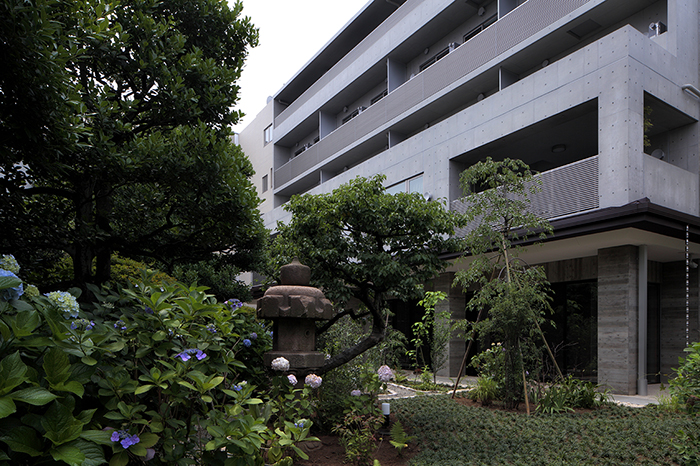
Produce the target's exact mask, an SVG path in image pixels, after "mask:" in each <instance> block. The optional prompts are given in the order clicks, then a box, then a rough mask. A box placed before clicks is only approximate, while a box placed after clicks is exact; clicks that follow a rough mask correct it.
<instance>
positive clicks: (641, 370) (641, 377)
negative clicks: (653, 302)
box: [637, 244, 648, 395]
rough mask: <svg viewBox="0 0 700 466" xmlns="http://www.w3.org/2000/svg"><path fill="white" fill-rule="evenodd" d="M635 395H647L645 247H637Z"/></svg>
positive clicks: (646, 274)
mask: <svg viewBox="0 0 700 466" xmlns="http://www.w3.org/2000/svg"><path fill="white" fill-rule="evenodd" d="M638 267H639V280H638V283H639V286H638V287H637V289H638V299H637V302H638V304H639V326H638V338H637V340H638V342H639V344H638V348H637V394H638V395H646V394H647V282H648V280H647V277H648V273H647V246H646V244H644V245H642V246H639V266H638Z"/></svg>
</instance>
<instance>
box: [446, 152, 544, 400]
mask: <svg viewBox="0 0 700 466" xmlns="http://www.w3.org/2000/svg"><path fill="white" fill-rule="evenodd" d="M460 181H461V184H462V189H463V190H464V192H465V194H467V196H466V198H465V202H466V203H467V204H468V209H467V213H466V217H467V221H468V222H470V224H471V225H472V226H473V228H472V229H471V230H470V231H469V232H468V233H467V234H466V236H465V242H466V249H467V252H468V253H469V254H470V255H471V256H473V258H474V259H473V261H472V262H471V263H470V266H469V268H468V269H466V270H460V271H458V272H457V274H456V275H455V283H456V284H460V285H461V286H463V287H464V289H465V291H466V290H468V289H474V288H476V291H475V293H474V295H473V297H472V298H471V299H470V301H469V302H468V303H467V307H468V308H470V309H472V310H473V311H478V312H479V314H480V315H481V313H482V312H485V313H486V314H487V318H485V319H483V320H481V321H480V322H478V323H477V324H476V328H477V330H478V333H479V335H480V336H481V337H490V338H492V339H494V340H498V341H502V342H503V346H502V347H503V349H504V360H505V364H504V372H505V380H503V381H502V382H503V386H502V389H503V396H504V399H505V403H506V407H508V408H515V407H517V405H518V403H519V402H520V400H521V399H522V396H523V377H524V369H523V352H524V351H527V349H526V348H528V347H529V346H531V345H532V343H533V342H534V341H537V342H542V341H543V340H542V338H544V337H543V335H542V332H541V329H540V323H541V322H542V321H543V320H544V315H545V312H546V311H547V310H551V309H550V306H549V295H548V290H549V283H548V282H547V279H546V276H545V273H544V270H543V268H542V267H530V266H529V265H528V264H526V263H524V262H523V261H522V260H520V259H519V258H518V256H519V254H520V253H521V252H522V248H521V247H520V246H518V245H517V244H518V242H519V240H523V239H527V238H528V237H532V236H535V237H540V238H544V237H546V235H547V234H551V232H552V228H551V226H550V225H549V222H547V221H546V220H544V219H542V218H541V217H539V216H538V215H537V214H535V213H534V212H532V210H531V209H530V200H529V197H528V196H529V195H532V194H535V193H537V192H538V191H539V189H540V185H539V181H538V180H537V179H535V178H534V177H533V175H532V173H531V172H530V170H529V167H528V166H527V165H526V164H525V163H524V162H522V161H521V160H513V159H505V160H503V161H501V162H494V161H493V160H491V158H488V159H487V160H486V161H484V162H479V163H477V164H474V165H472V166H471V167H469V168H468V169H467V170H465V171H464V172H463V173H462V175H461V178H460ZM474 188H478V189H476V190H475V189H474ZM499 382H501V381H499Z"/></svg>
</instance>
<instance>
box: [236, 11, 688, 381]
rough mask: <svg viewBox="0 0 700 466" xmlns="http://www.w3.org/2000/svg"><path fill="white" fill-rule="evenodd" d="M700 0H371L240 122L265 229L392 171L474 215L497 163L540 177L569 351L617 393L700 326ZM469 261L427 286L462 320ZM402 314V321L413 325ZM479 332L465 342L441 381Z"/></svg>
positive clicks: (659, 375) (657, 371) (391, 182)
mask: <svg viewBox="0 0 700 466" xmlns="http://www.w3.org/2000/svg"><path fill="white" fill-rule="evenodd" d="M699 10H700V7H699V2H698V0H634V1H631V0H466V1H465V0H405V1H401V0H373V1H370V2H368V3H367V4H366V5H365V7H364V8H363V9H362V10H361V11H359V12H358V13H357V14H356V15H355V17H354V18H353V19H352V20H350V22H348V23H347V24H346V25H345V27H344V28H343V29H342V30H340V31H339V32H338V33H337V34H336V35H335V36H334V37H333V38H332V39H331V40H330V41H329V42H328V43H327V44H326V46H325V47H324V48H323V49H321V50H320V51H319V52H318V53H317V54H316V55H315V56H314V57H313V58H312V59H311V60H310V61H309V62H308V63H307V64H306V65H305V66H304V67H303V68H302V69H301V70H299V71H298V72H297V73H296V74H295V75H294V76H293V77H292V78H291V79H290V80H289V82H288V83H287V84H286V85H285V86H284V87H283V88H282V89H281V90H279V92H277V94H275V95H274V96H273V98H272V99H270V101H269V102H268V105H267V106H266V107H265V109H264V110H263V111H262V112H261V113H260V114H259V115H258V116H257V118H256V119H255V120H254V121H253V122H252V123H251V124H250V125H249V126H248V127H247V128H246V129H245V130H244V131H242V132H241V134H240V143H241V145H242V147H243V149H244V151H245V152H246V154H247V155H248V156H249V157H250V158H251V160H252V161H253V164H254V167H255V169H256V173H257V174H256V183H257V185H258V188H259V192H260V194H261V197H262V198H263V199H264V203H263V205H262V209H261V210H262V212H263V215H264V218H265V223H266V225H267V226H268V228H271V229H274V227H275V225H276V222H277V221H285V220H287V219H288V217H287V215H288V214H287V213H286V212H285V211H284V210H283V208H282V207H283V205H284V203H285V202H286V201H288V200H289V198H290V197H291V196H292V195H294V194H301V193H306V192H308V193H327V192H331V191H332V190H333V189H335V188H336V187H338V186H339V185H341V184H343V183H346V182H347V181H349V180H351V179H353V178H355V177H356V176H372V175H375V174H377V173H383V174H385V175H386V177H387V180H386V183H387V188H388V189H389V190H392V191H399V190H407V191H417V192H422V193H423V194H424V195H426V196H430V197H432V198H433V199H435V200H440V201H442V200H444V202H447V203H448V204H449V207H450V208H452V209H456V210H459V209H463V208H464V206H463V204H462V203H461V201H460V197H461V196H462V193H461V191H460V187H459V174H460V173H461V172H462V171H463V170H464V169H465V168H467V167H469V166H470V165H472V164H474V163H476V162H477V161H479V160H483V159H485V158H486V157H491V158H493V159H495V160H499V159H503V158H506V157H510V158H520V159H522V160H523V161H525V162H526V163H527V164H528V165H530V167H531V168H532V169H534V170H536V171H538V172H540V177H541V180H542V186H543V189H542V192H541V193H539V194H538V195H536V196H534V197H533V199H532V205H533V209H534V210H535V211H536V212H538V213H540V214H541V215H542V216H544V217H546V218H548V219H549V220H550V222H551V223H552V225H553V227H554V235H553V237H552V238H550V239H549V240H547V241H546V242H545V243H544V244H543V245H541V246H537V247H532V248H529V249H528V252H527V253H526V254H525V255H524V256H523V259H524V260H526V261H527V262H528V263H529V264H533V265H534V264H540V265H543V266H545V268H546V270H547V274H548V278H549V280H550V282H551V283H552V287H553V289H554V291H555V298H554V302H553V307H554V310H555V315H554V320H555V321H556V322H557V327H556V329H550V333H549V334H550V335H551V338H552V340H553V346H555V348H556V350H557V359H558V360H560V363H561V364H562V365H563V366H564V367H565V368H566V369H567V370H568V371H569V372H572V373H575V374H577V375H580V376H588V377H590V378H592V379H594V380H597V381H598V382H599V383H601V384H605V385H607V386H609V387H610V388H611V389H612V390H613V391H614V392H618V393H629V394H634V393H640V394H644V393H645V391H646V384H647V383H648V382H658V381H659V380H663V379H664V378H666V377H668V376H669V375H671V374H672V370H671V368H672V367H674V366H675V365H677V361H678V357H679V356H682V355H683V352H682V350H683V348H684V347H685V346H686V344H687V343H688V342H693V341H697V340H698V339H700V334H699V319H700V316H699V313H698V309H699V307H700V301H699V300H698V289H699V286H698V285H699V284H700V276H699V275H698V272H697V271H698V269H697V265H696V261H695V260H694V259H695V257H700V255H699V254H700V217H699V215H700V192H699V184H700V154H699V142H700V134H699V128H698V118H699V117H700V91H699V90H698V88H700V72H699V65H700V61H699V58H700V57H699V47H698V42H699V41H698V39H699V37H698V35H699V30H700V29H699V27H698V24H699V20H700V11H699ZM464 266H465V265H464V263H463V262H460V261H457V262H455V264H454V266H453V267H452V268H451V269H450V270H449V271H448V272H446V273H445V274H443V275H442V276H440V277H436V279H435V281H434V282H433V283H432V284H430V286H431V287H433V288H434V289H436V290H437V289H440V290H443V291H445V292H446V293H448V296H449V298H448V299H447V300H446V301H444V302H443V303H442V305H443V306H445V308H447V309H449V310H450V311H451V313H452V316H453V318H454V319H461V318H464V317H465V311H464V307H465V302H466V297H465V296H464V294H463V293H462V292H461V291H460V290H458V289H455V288H453V287H452V286H451V283H452V277H453V274H454V272H455V270H456V269H457V268H459V267H464ZM399 325H400V323H399ZM464 349H465V345H464V342H463V341H460V340H459V339H454V340H453V341H452V342H451V343H450V362H449V364H448V367H447V368H445V369H444V370H443V372H444V374H445V375H456V373H457V371H458V370H459V365H460V363H461V360H462V356H463V352H464Z"/></svg>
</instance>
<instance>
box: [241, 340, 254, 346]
mask: <svg viewBox="0 0 700 466" xmlns="http://www.w3.org/2000/svg"><path fill="white" fill-rule="evenodd" d="M252 344H253V342H251V341H250V340H248V339H247V338H244V339H243V346H245V347H246V348H250V345H252Z"/></svg>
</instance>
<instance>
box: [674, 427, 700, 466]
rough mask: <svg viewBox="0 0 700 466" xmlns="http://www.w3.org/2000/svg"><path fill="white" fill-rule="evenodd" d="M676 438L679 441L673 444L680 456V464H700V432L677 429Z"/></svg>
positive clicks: (686, 465) (687, 465)
mask: <svg viewBox="0 0 700 466" xmlns="http://www.w3.org/2000/svg"><path fill="white" fill-rule="evenodd" d="M696 430H697V429H696ZM677 440H678V442H679V443H675V442H674V444H673V446H674V447H675V448H676V451H677V452H678V455H679V456H680V457H681V464H682V465H683V466H698V465H700V434H693V433H691V432H685V431H684V430H683V429H681V430H679V431H678V435H677Z"/></svg>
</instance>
